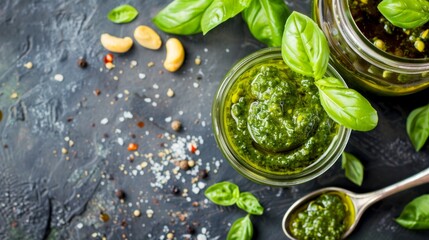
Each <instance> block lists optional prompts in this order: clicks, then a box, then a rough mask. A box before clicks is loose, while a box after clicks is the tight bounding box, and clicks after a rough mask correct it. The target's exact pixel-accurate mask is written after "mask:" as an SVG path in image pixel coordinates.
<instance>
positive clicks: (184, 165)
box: [179, 160, 189, 170]
mask: <svg viewBox="0 0 429 240" xmlns="http://www.w3.org/2000/svg"><path fill="white" fill-rule="evenodd" d="M179 167H180V169H182V170H188V169H189V165H188V161H187V160H182V161H180V162H179Z"/></svg>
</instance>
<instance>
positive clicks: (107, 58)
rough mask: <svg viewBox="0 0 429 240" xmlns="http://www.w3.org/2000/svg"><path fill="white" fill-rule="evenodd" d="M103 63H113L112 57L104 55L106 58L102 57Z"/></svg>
mask: <svg viewBox="0 0 429 240" xmlns="http://www.w3.org/2000/svg"><path fill="white" fill-rule="evenodd" d="M103 60H104V63H105V64H107V63H112V62H113V55H112V54H111V53H108V54H106V56H104V59H103Z"/></svg>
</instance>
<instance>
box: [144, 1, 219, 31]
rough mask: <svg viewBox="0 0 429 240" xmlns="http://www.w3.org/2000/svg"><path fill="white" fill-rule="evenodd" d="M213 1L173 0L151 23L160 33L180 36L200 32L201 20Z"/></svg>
mask: <svg viewBox="0 0 429 240" xmlns="http://www.w3.org/2000/svg"><path fill="white" fill-rule="evenodd" d="M212 2H213V0H204V1H195V0H175V1H173V2H172V3H170V4H169V5H168V6H167V7H165V8H164V9H162V10H161V11H160V12H159V13H158V14H157V15H156V16H155V17H154V18H153V19H152V21H153V23H154V24H155V25H156V26H157V27H158V28H159V29H161V30H162V31H164V32H167V33H173V34H180V35H191V34H196V33H200V32H201V18H202V17H203V14H204V12H205V11H206V9H207V8H208V7H209V6H210V4H211V3H212Z"/></svg>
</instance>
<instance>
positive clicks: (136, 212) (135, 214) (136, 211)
mask: <svg viewBox="0 0 429 240" xmlns="http://www.w3.org/2000/svg"><path fill="white" fill-rule="evenodd" d="M133 215H134V217H140V215H141V212H140V210H138V209H136V210H134V212H133Z"/></svg>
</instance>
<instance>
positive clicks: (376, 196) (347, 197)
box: [282, 168, 429, 239]
mask: <svg viewBox="0 0 429 240" xmlns="http://www.w3.org/2000/svg"><path fill="white" fill-rule="evenodd" d="M424 183H429V168H428V169H426V170H423V171H421V172H420V173H417V174H415V175H413V176H411V177H409V178H407V179H404V180H402V181H400V182H398V183H395V184H393V185H390V186H387V187H385V188H382V189H380V190H377V191H374V192H369V193H362V194H357V193H354V192H351V191H348V190H346V189H342V188H337V187H328V188H322V189H319V190H317V191H314V192H311V193H309V194H307V195H305V196H303V197H302V198H300V199H299V200H297V201H296V202H295V203H294V204H293V205H292V206H291V207H290V208H289V209H288V211H287V212H286V213H285V215H284V217H283V221H282V228H283V231H284V233H285V234H286V236H287V237H289V238H290V239H296V238H295V237H294V236H293V234H292V233H291V229H290V223H291V220H292V218H293V216H294V215H295V214H296V213H297V211H299V210H301V209H303V207H305V205H306V204H308V203H309V202H310V201H312V200H314V199H316V198H317V197H319V196H320V195H322V194H324V193H328V194H335V195H337V196H340V197H341V199H342V200H343V202H344V204H346V206H347V207H346V208H347V211H348V217H349V218H351V220H350V221H349V223H347V221H346V225H347V229H346V230H345V232H344V234H343V235H342V239H344V238H346V237H347V236H349V235H350V233H351V232H352V231H353V230H354V229H355V227H356V226H357V224H358V222H359V220H360V218H361V217H362V214H363V213H364V212H365V210H366V209H368V207H369V206H371V205H372V204H374V203H375V202H377V201H379V200H381V199H383V198H385V197H388V196H390V195H393V194H395V193H398V192H400V191H403V190H406V189H408V188H412V187H415V186H418V185H421V184H424Z"/></svg>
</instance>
